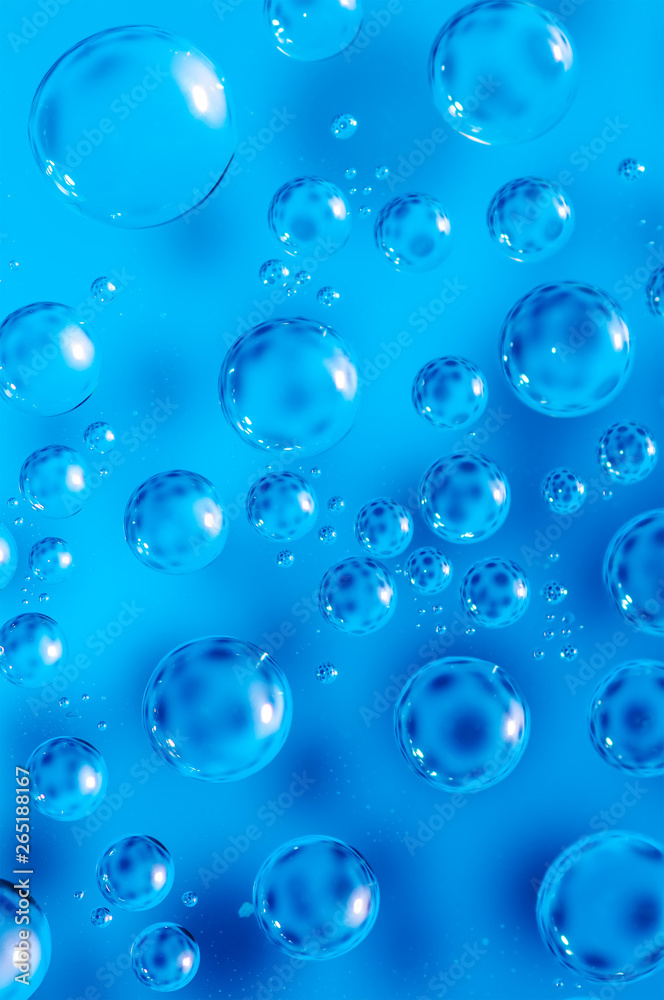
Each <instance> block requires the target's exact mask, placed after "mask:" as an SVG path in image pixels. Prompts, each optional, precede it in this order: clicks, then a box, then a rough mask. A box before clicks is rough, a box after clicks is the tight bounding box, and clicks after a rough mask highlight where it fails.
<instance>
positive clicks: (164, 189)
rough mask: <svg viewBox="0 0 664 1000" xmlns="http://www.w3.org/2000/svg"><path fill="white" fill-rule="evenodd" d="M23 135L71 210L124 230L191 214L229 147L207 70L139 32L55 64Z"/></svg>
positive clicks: (149, 32)
mask: <svg viewBox="0 0 664 1000" xmlns="http://www.w3.org/2000/svg"><path fill="white" fill-rule="evenodd" d="M29 137H30V145H31V147H32V152H33V155H34V157H35V160H36V162H37V165H38V167H39V168H40V170H41V171H42V172H43V173H44V175H45V176H46V178H47V179H48V180H49V181H50V182H51V183H52V184H53V186H54V189H55V190H57V192H58V194H59V196H60V197H61V198H62V199H63V200H64V201H65V202H66V203H67V204H68V205H69V206H70V207H72V208H76V209H78V210H79V211H81V212H82V213H84V214H85V215H88V216H91V217H93V218H95V219H99V220H101V221H103V222H107V223H110V224H111V225H114V226H119V227H121V228H126V229H143V228H145V227H149V226H158V225H161V224H162V223H164V222H169V221H170V220H171V219H175V218H177V217H178V216H180V215H183V214H184V213H186V212H187V211H189V210H190V209H192V208H194V207H195V206H196V205H197V204H198V203H199V202H200V201H202V200H203V199H204V198H205V197H207V195H208V194H209V193H210V191H211V190H212V189H213V188H214V187H215V186H216V184H217V182H218V181H219V179H220V178H221V177H222V175H223V173H224V171H225V170H226V167H227V166H228V164H229V162H230V160H231V157H232V155H233V152H234V149H235V134H234V129H233V126H232V123H231V113H230V108H229V105H228V98H227V94H226V91H225V89H224V81H223V79H222V76H221V75H220V73H219V72H218V71H217V69H216V68H215V66H214V65H213V64H212V62H210V60H209V59H208V58H207V57H206V56H205V55H203V53H202V52H200V51H199V50H198V49H197V48H196V47H195V46H194V45H192V44H191V42H189V41H187V40H186V39H183V38H178V37H177V36H175V35H172V34H171V33H170V32H168V31H164V30H163V29H161V28H154V27H149V26H140V25H139V26H136V25H133V26H131V27H122V28H110V29H108V30H106V31H100V32H99V33H98V34H96V35H92V36H91V37H90V38H86V39H84V40H83V41H82V42H79V43H78V45H75V46H74V47H73V48H72V49H70V50H69V51H68V52H65V54H64V55H63V56H61V57H60V59H58V60H57V62H56V63H54V65H53V66H52V67H51V69H50V70H49V71H48V73H47V74H46V76H45V77H44V79H43V80H42V82H41V83H40V85H39V87H38V88H37V92H36V93H35V96H34V98H33V101H32V108H31V110H30V123H29ZM206 185H207V186H206Z"/></svg>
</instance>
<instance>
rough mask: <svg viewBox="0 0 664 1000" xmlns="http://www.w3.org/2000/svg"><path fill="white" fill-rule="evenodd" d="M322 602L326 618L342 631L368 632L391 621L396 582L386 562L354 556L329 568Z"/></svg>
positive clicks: (320, 600) (321, 588)
mask: <svg viewBox="0 0 664 1000" xmlns="http://www.w3.org/2000/svg"><path fill="white" fill-rule="evenodd" d="M318 603H319V607H320V610H321V614H322V615H323V618H325V619H326V620H327V621H328V622H329V623H330V625H334V627H335V628H337V629H339V631H340V632H349V633H350V634H351V635H367V634H368V633H369V632H375V631H376V630H377V629H379V628H382V627H383V625H387V623H388V621H389V620H390V618H391V617H392V615H393V614H394V609H395V608H396V606H397V590H396V584H395V582H394V580H393V578H392V576H391V574H390V572H389V570H388V569H387V568H386V567H385V566H383V564H382V563H380V562H377V560H375V559H368V558H367V557H366V556H357V557H355V556H351V557H350V558H349V559H342V561H341V562H339V563H337V564H336V566H331V567H330V569H328V570H327V572H326V573H325V576H324V577H323V579H322V581H321V585H320V591H319V597H318Z"/></svg>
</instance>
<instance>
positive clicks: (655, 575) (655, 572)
mask: <svg viewBox="0 0 664 1000" xmlns="http://www.w3.org/2000/svg"><path fill="white" fill-rule="evenodd" d="M663 566H664V509H662V508H660V509H659V510H650V511H648V512H647V513H645V514H638V515H637V516H636V517H633V518H632V520H631V521H628V522H627V523H626V524H624V525H623V526H622V528H620V530H619V531H617V532H616V534H615V535H614V536H613V538H612V539H611V541H610V542H609V545H608V547H607V550H606V554H605V556H604V583H605V585H606V588H607V590H608V592H609V596H610V597H611V599H612V601H613V603H614V604H615V606H616V607H617V609H618V611H620V613H621V615H622V616H623V618H624V619H625V621H627V622H628V623H629V624H630V625H633V626H634V627H635V628H638V629H640V630H641V631H642V632H649V633H650V634H651V635H664V599H663V598H664V594H663V593H662V567H663Z"/></svg>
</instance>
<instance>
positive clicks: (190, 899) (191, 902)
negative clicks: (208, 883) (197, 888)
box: [182, 889, 198, 906]
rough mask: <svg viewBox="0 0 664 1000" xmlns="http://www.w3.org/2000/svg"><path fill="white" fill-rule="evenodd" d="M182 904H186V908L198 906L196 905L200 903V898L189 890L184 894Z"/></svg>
mask: <svg viewBox="0 0 664 1000" xmlns="http://www.w3.org/2000/svg"><path fill="white" fill-rule="evenodd" d="M182 902H183V903H184V905H185V906H196V903H197V902H198V896H197V895H196V893H195V892H192V890H191V889H189V891H188V892H183V893H182Z"/></svg>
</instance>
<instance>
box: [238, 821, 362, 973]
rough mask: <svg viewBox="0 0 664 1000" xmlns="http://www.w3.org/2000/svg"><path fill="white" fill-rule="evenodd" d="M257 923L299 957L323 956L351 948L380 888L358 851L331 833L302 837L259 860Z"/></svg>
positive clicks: (256, 891) (277, 941)
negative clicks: (261, 863) (329, 834)
mask: <svg viewBox="0 0 664 1000" xmlns="http://www.w3.org/2000/svg"><path fill="white" fill-rule="evenodd" d="M253 898H254V911H255V913H256V919H257V920H258V925H259V927H260V929H261V930H262V931H263V933H264V934H265V936H266V937H267V939H268V940H269V941H271V942H272V944H276V945H277V947H278V948H281V950H282V951H285V952H286V953H287V954H288V955H292V956H297V958H298V959H308V960H314V961H324V960H325V959H329V958H337V957H338V956H339V955H343V954H345V953H346V952H347V951H351V949H353V948H355V947H356V946H357V945H358V944H360V943H361V942H362V941H364V939H365V937H366V936H367V934H368V933H369V931H370V930H371V928H372V927H373V925H374V923H375V922H376V917H377V916H378V907H379V904H380V892H379V889H378V882H377V881H376V876H375V875H374V873H373V871H372V870H371V868H370V867H369V865H368V863H367V862H366V861H365V860H364V858H363V857H362V855H361V854H360V853H359V852H358V851H356V850H354V848H352V847H349V845H348V844H345V843H344V842H343V840H336V839H335V838H333V837H320V836H312V837H300V838H298V839H297V840H290V841H289V842H288V843H286V844H282V845H281V847H278V848H277V849H276V850H275V851H273V852H272V854H270V856H269V857H268V858H267V859H266V861H264V862H263V865H262V866H261V868H260V871H259V872H258V874H257V875H256V880H255V882H254V897H253Z"/></svg>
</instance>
